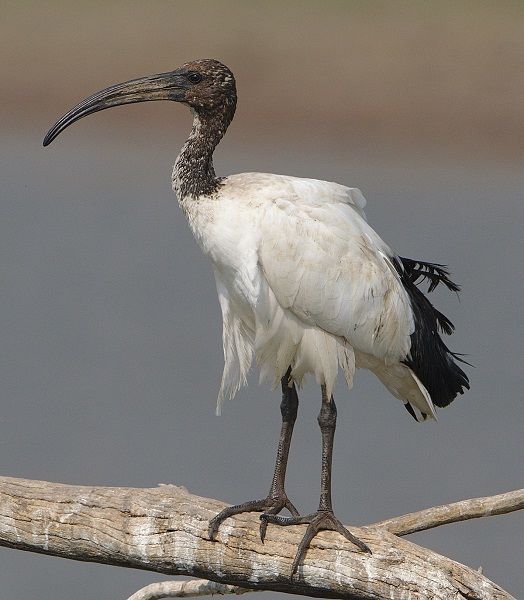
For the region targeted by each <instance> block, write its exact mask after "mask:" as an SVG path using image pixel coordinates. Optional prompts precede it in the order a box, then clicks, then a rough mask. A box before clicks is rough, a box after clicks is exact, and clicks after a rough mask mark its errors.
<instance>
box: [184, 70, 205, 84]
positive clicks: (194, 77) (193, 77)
mask: <svg viewBox="0 0 524 600" xmlns="http://www.w3.org/2000/svg"><path fill="white" fill-rule="evenodd" d="M186 77H187V79H188V81H190V82H191V83H200V82H201V81H202V79H203V77H202V74H201V73H197V72H196V71H192V72H191V73H188V74H187V75H186Z"/></svg>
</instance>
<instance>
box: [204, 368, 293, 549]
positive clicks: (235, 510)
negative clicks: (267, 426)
mask: <svg viewBox="0 0 524 600" xmlns="http://www.w3.org/2000/svg"><path fill="white" fill-rule="evenodd" d="M281 383H282V402H281V404H280V412H281V414H282V429H281V431H280V440H279V442H278V450H277V458H276V461H275V471H274V473H273V481H272V482H271V488H270V490H269V494H268V496H267V498H264V499H263V500H251V501H250V502H244V503H243V504H237V505H236V506H228V507H227V508H224V510H223V511H222V512H220V513H218V515H217V516H216V517H214V518H213V519H211V521H210V522H209V527H208V535H209V539H210V540H214V539H215V537H216V534H217V532H218V528H219V527H220V524H221V523H222V521H224V520H225V519H227V518H228V517H232V516H234V515H238V514H240V513H244V512H264V514H265V515H268V516H275V515H276V514H277V513H279V512H280V511H282V510H283V509H284V508H287V510H288V511H289V512H290V513H291V514H292V515H293V517H298V516H299V512H298V510H297V509H296V508H295V506H294V505H293V503H292V502H291V501H290V500H289V499H288V497H287V494H286V491H285V488H284V484H285V479H286V468H287V460H288V455H289V446H290V444H291V436H292V435H293V427H294V425H295V420H296V418H297V411H298V395H297V390H296V388H295V384H294V383H293V382H292V380H291V367H290V368H289V369H288V370H287V373H286V375H285V376H284V377H283V378H282V382H281ZM266 528H267V522H266V521H261V522H260V538H261V539H262V541H264V537H265V535H266Z"/></svg>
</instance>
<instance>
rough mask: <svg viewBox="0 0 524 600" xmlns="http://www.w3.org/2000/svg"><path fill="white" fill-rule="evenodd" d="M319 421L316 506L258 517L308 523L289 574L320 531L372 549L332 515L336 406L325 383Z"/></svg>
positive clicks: (299, 523)
mask: <svg viewBox="0 0 524 600" xmlns="http://www.w3.org/2000/svg"><path fill="white" fill-rule="evenodd" d="M318 424H319V426H320V431H321V433H322V470H321V476H320V502H319V505H318V510H317V511H316V512H315V513H313V514H311V515H307V516H305V517H295V516H293V517H281V516H278V515H261V517H260V518H261V519H263V520H264V521H267V522H269V523H274V524H276V525H302V524H307V526H308V527H307V529H306V533H305V534H304V537H303V538H302V541H301V542H300V544H299V546H298V549H297V553H296V555H295V560H294V561H293V565H292V567H291V577H293V575H294V574H295V573H296V571H297V568H298V565H299V563H300V561H301V560H302V558H303V557H304V555H305V553H306V551H307V549H308V547H309V544H310V543H311V540H312V539H313V538H314V537H315V536H316V535H317V533H318V532H319V531H323V530H330V531H338V532H339V533H340V534H341V535H343V536H344V537H345V538H346V539H347V540H349V541H350V542H352V543H353V544H355V545H356V546H358V547H359V548H360V549H361V550H363V551H364V552H369V553H370V554H371V550H370V549H369V548H368V547H367V546H366V544H364V542H362V541H361V540H359V539H358V538H357V537H355V536H354V535H353V534H351V533H350V532H349V531H348V530H347V529H346V528H345V527H344V525H343V524H342V523H341V522H340V521H339V520H338V519H337V518H336V517H335V515H334V513H333V505H332V503H331V464H332V459H333V441H334V438H335V428H336V424H337V407H336V405H335V400H334V399H333V396H331V397H330V398H328V396H327V393H326V386H325V385H323V386H322V406H321V408H320V413H319V415H318Z"/></svg>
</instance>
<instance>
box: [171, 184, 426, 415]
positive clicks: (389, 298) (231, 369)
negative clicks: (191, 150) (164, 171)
mask: <svg viewBox="0 0 524 600" xmlns="http://www.w3.org/2000/svg"><path fill="white" fill-rule="evenodd" d="M173 181H174V187H175V189H177V181H176V174H174V180H173ZM179 202H180V206H181V207H182V209H183V211H184V213H185V214H186V216H187V218H188V221H189V225H190V227H191V229H192V231H193V234H194V236H195V238H196V240H197V241H198V243H199V244H200V246H201V248H202V250H203V252H204V253H205V254H206V255H207V256H209V258H210V259H211V261H212V262H213V267H214V272H215V278H216V283H217V291H218V297H219V300H220V306H221V309H222V317H223V344H224V360H225V365H224V373H223V377H222V384H221V387H220V392H219V396H218V404H217V411H218V412H220V409H221V406H222V403H223V401H224V399H227V398H231V397H232V396H234V395H235V393H236V392H237V391H238V390H239V388H240V387H241V386H242V385H244V384H245V382H246V376H247V373H248V371H249V369H250V367H251V364H252V360H253V357H254V358H255V360H256V363H257V365H258V366H259V367H260V371H261V379H269V380H270V381H271V382H272V383H273V384H274V385H276V384H277V383H278V382H279V381H280V379H281V378H282V377H283V375H284V374H285V372H286V370H287V368H288V366H289V365H291V368H292V371H291V374H292V377H293V379H294V380H295V381H296V382H297V383H298V384H300V383H301V382H302V380H303V377H304V376H305V375H306V374H308V373H311V374H313V375H314V376H315V378H316V380H317V382H318V383H320V384H325V385H326V388H327V393H328V396H329V395H330V394H331V391H332V389H333V387H334V385H335V381H336V378H337V373H338V370H339V367H341V368H342V371H343V373H344V376H345V379H346V381H347V384H348V386H350V387H351V385H352V382H353V374H354V370H355V367H363V368H367V369H370V370H372V371H373V372H374V373H375V374H376V375H377V376H378V377H379V378H380V380H381V381H382V382H383V383H384V385H385V386H386V387H387V388H388V389H389V390H390V391H391V392H392V393H393V395H394V396H396V397H397V398H399V399H400V400H402V401H404V402H409V403H410V404H411V405H412V406H414V407H415V408H418V409H419V410H420V412H421V413H424V414H426V415H430V416H433V417H434V416H435V410H434V407H433V403H432V402H431V399H430V397H429V394H428V393H427V391H426V389H425V388H424V386H423V385H422V384H421V383H420V381H419V380H418V378H417V377H416V376H415V375H414V373H413V371H412V370H411V369H410V368H409V367H407V366H406V365H404V364H402V363H401V361H402V360H403V359H405V358H406V357H407V356H408V354H409V350H410V335H411V334H412V333H413V331H414V320H413V312H412V309H411V305H410V301H409V297H408V294H407V293H406V291H405V289H404V287H403V286H402V283H401V281H400V278H399V275H398V273H397V271H396V269H395V268H394V266H393V265H392V264H391V261H390V259H389V258H388V256H391V255H392V254H393V253H392V251H391V250H390V248H389V247H388V246H387V245H386V244H385V243H384V242H383V241H382V239H381V238H380V237H379V236H378V235H377V233H376V232H375V231H374V230H373V229H372V228H371V227H370V226H369V224H368V223H367V221H366V218H365V214H364V210H363V209H364V206H365V199H364V197H363V195H362V193H361V192H360V190H358V189H356V188H347V187H345V186H342V185H339V184H336V183H331V182H326V181H318V180H314V179H300V178H296V177H289V176H283V175H273V174H265V173H243V174H240V175H232V176H229V177H227V178H225V179H223V180H222V182H221V185H220V187H219V189H218V191H216V192H215V193H213V194H211V195H210V196H207V197H203V196H200V197H194V196H191V195H189V196H186V197H180V196H179Z"/></svg>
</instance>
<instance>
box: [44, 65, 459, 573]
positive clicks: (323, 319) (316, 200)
mask: <svg viewBox="0 0 524 600" xmlns="http://www.w3.org/2000/svg"><path fill="white" fill-rule="evenodd" d="M149 100H172V101H175V102H181V103H183V104H186V105H188V106H189V107H190V109H191V112H192V113H193V128H192V130H191V134H190V135H189V138H188V139H187V141H186V143H185V144H184V146H183V148H182V150H181V152H180V154H179V156H178V158H177V159H176V162H175V166H174V170H173V178H172V181H173V189H174V191H175V193H176V195H177V197H178V202H179V204H180V206H181V208H182V210H183V212H184V214H185V215H186V217H187V220H188V222H189V226H190V228H191V230H192V231H193V234H194V236H195V238H196V240H197V242H198V243H199V245H200V247H201V248H202V250H203V252H204V253H205V254H206V255H207V256H209V258H210V259H211V261H212V263H213V267H214V273H215V278H216V285H217V290H218V296H219V301H220V306H221V309H222V317H223V344H224V359H225V366H224V373H223V377H222V384H221V387H220V391H219V395H218V409H217V410H220V407H221V405H222V402H223V400H224V399H225V398H230V397H232V396H234V395H235V393H236V392H237V391H238V389H239V388H240V387H241V386H242V385H244V384H245V383H246V376H247V373H248V371H249V368H250V366H251V364H252V361H253V358H255V360H256V362H257V364H258V365H259V367H260V369H261V375H262V376H263V377H266V378H269V379H270V380H271V381H272V382H274V383H277V382H278V381H279V380H280V382H281V386H282V403H281V414H282V429H281V434H280V441H279V445H278V451H277V458H276V464H275V471H274V476H273V481H272V483H271V488H270V491H269V494H268V496H267V498H265V499H263V500H256V501H251V502H246V503H244V504H240V505H238V506H233V507H229V508H226V509H225V510H223V511H222V512H221V513H220V514H218V515H217V516H216V517H215V518H214V519H212V521H211V522H210V524H209V536H210V538H211V539H214V537H215V535H216V533H217V531H218V528H219V526H220V524H221V523H222V521H224V519H226V518H228V517H230V516H232V515H235V514H239V513H241V512H248V511H261V512H262V513H263V514H262V515H261V517H260V518H261V525H260V534H261V537H262V540H263V539H264V536H265V532H266V528H267V524H268V523H273V524H278V525H290V524H307V525H308V527H307V529H306V532H305V534H304V537H303V539H302V542H301V543H300V545H299V548H298V550H297V553H296V557H295V560H294V563H293V567H292V575H293V574H294V573H295V572H296V569H297V566H298V564H299V561H300V560H301V558H302V556H303V555H304V553H305V552H306V550H307V548H308V546H309V544H310V542H311V540H312V539H313V537H314V536H315V535H316V534H317V532H318V531H320V530H323V529H330V530H335V531H338V532H339V533H341V534H342V535H343V536H345V537H346V538H347V539H348V540H350V541H351V542H353V543H354V544H356V545H357V546H358V547H359V548H360V549H362V550H363V551H366V552H369V551H370V550H369V548H368V547H367V546H366V544H364V543H363V542H362V541H361V540H359V539H358V538H356V537H355V536H353V535H352V534H351V533H350V532H349V531H348V530H347V529H346V528H345V527H344V526H343V525H342V524H341V522H340V521H339V520H338V519H337V518H336V517H335V515H334V513H333V508H332V503H331V461H332V449H333V439H334V433H335V426H336V416H337V412H336V406H335V402H334V399H333V395H332V391H333V386H334V384H335V380H336V377H337V372H338V370H339V368H341V369H342V372H343V374H344V377H345V379H346V381H347V383H348V385H349V386H351V384H352V381H353V375H354V371H355V368H357V367H361V368H366V369H370V370H371V371H373V373H375V374H376V375H377V377H378V378H379V379H380V381H382V383H383V384H384V385H385V387H386V388H387V389H388V390H389V391H390V392H391V393H392V394H393V395H394V396H395V397H396V398H398V399H400V400H402V402H403V403H404V405H405V407H406V408H407V410H408V411H409V412H410V414H411V415H412V416H413V417H414V418H415V419H417V420H425V419H427V418H434V417H435V406H438V407H443V406H447V405H448V404H449V403H450V402H452V400H453V399H454V398H455V396H456V395H457V394H459V393H462V392H463V391H464V389H465V388H468V389H469V382H468V378H467V376H466V375H465V373H464V372H463V371H462V370H461V368H460V367H459V366H458V365H457V362H456V360H458V359H457V356H456V355H455V354H453V353H452V352H451V351H450V350H449V349H448V348H447V347H446V345H445V344H444V342H443V341H442V339H441V337H440V335H439V331H442V332H444V333H446V334H450V333H451V332H452V330H453V325H452V324H451V322H450V321H449V320H448V319H447V318H446V317H445V316H444V315H442V314H441V313H440V312H438V311H437V310H436V309H435V308H434V307H433V306H432V305H431V303H430V302H429V301H428V300H427V298H426V297H425V296H424V295H423V293H422V292H421V291H420V290H419V288H418V287H417V285H416V284H417V283H418V282H420V281H421V280H423V279H427V280H428V281H429V284H430V285H429V291H432V289H433V288H435V287H436V286H437V285H438V284H439V283H443V284H444V285H445V286H447V287H448V288H449V289H450V290H454V291H457V290H458V286H456V284H454V283H453V282H452V281H451V280H450V279H449V277H448V272H447V271H446V269H445V268H443V267H442V265H436V264H431V263H425V262H422V261H414V260H409V259H406V258H402V257H400V256H397V255H396V254H395V253H394V252H393V251H392V250H391V249H390V248H389V247H388V246H387V245H386V244H385V243H384V242H383V241H382V239H381V238H380V237H379V236H378V235H377V234H376V233H375V231H374V230H373V229H372V228H371V227H370V226H369V225H368V223H367V221H366V217H365V214H364V210H363V209H364V205H365V200H364V197H363V196H362V194H361V192H360V191H359V190H358V189H356V188H348V187H345V186H343V185H339V184H337V183H331V182H326V181H318V180H314V179H299V178H295V177H288V176H284V175H271V174H265V173H243V174H240V175H230V176H228V177H217V176H216V175H215V171H214V169H213V151H214V149H215V147H216V145H217V144H218V143H219V141H220V139H221V138H222V137H223V135H224V134H225V132H226V130H227V127H228V125H229V124H230V122H231V120H232V119H233V115H234V113H235V107H236V100H237V95H236V87H235V78H234V76H233V74H232V72H231V71H230V70H229V69H228V68H227V67H226V66H224V65H223V64H221V63H220V62H218V61H216V60H210V59H206V60H197V61H194V62H189V63H186V64H184V65H183V66H182V67H180V68H179V69H176V70H175V71H172V72H169V73H161V74H159V75H153V76H151V77H143V78H140V79H134V80H132V81H127V82H125V83H121V84H117V85H114V86H111V87H109V88H106V89H104V90H102V91H100V92H97V93H96V94H93V95H92V96H90V97H89V98H87V99H85V100H83V101H82V102H80V103H79V104H78V105H77V106H75V107H74V108H73V109H71V110H70V111H69V112H68V113H66V114H65V115H64V116H63V117H62V118H61V119H60V120H59V121H58V122H57V123H56V124H55V125H54V126H53V127H52V128H51V130H50V131H49V133H48V134H47V135H46V137H45V139H44V146H47V145H48V144H50V143H51V142H52V141H53V140H54V139H55V138H56V137H57V135H58V134H59V133H60V132H62V131H63V130H64V129H65V128H66V127H68V126H69V125H71V124H72V123H74V122H75V121H77V120H78V119H81V118H82V117H85V116H87V115H89V114H91V113H94V112H97V111H100V110H104V109H106V108H110V107H112V106H118V105H121V104H130V103H134V102H145V101H149ZM308 373H311V374H313V375H314V376H315V378H316V381H317V382H318V384H319V385H320V387H321V391H322V403H321V409H320V414H319V416H318V423H319V425H320V430H321V434H322V469H321V493H320V503H319V507H318V510H317V511H316V512H315V513H313V514H310V515H308V516H300V515H299V513H298V511H297V510H296V508H295V507H294V505H293V504H292V503H291V502H290V500H289V499H288V497H287V495H286V492H285V488H284V481H285V474H286V466H287V459H288V452H289V446H290V442H291V436H292V433H293V426H294V423H295V419H296V415H297V409H298V396H297V391H296V385H300V383H301V382H302V379H303V377H304V375H306V374H308ZM283 508H287V509H288V510H289V511H290V512H291V514H292V516H291V517H282V516H279V515H278V514H277V513H279V512H280V511H281V510H282V509H283Z"/></svg>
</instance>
